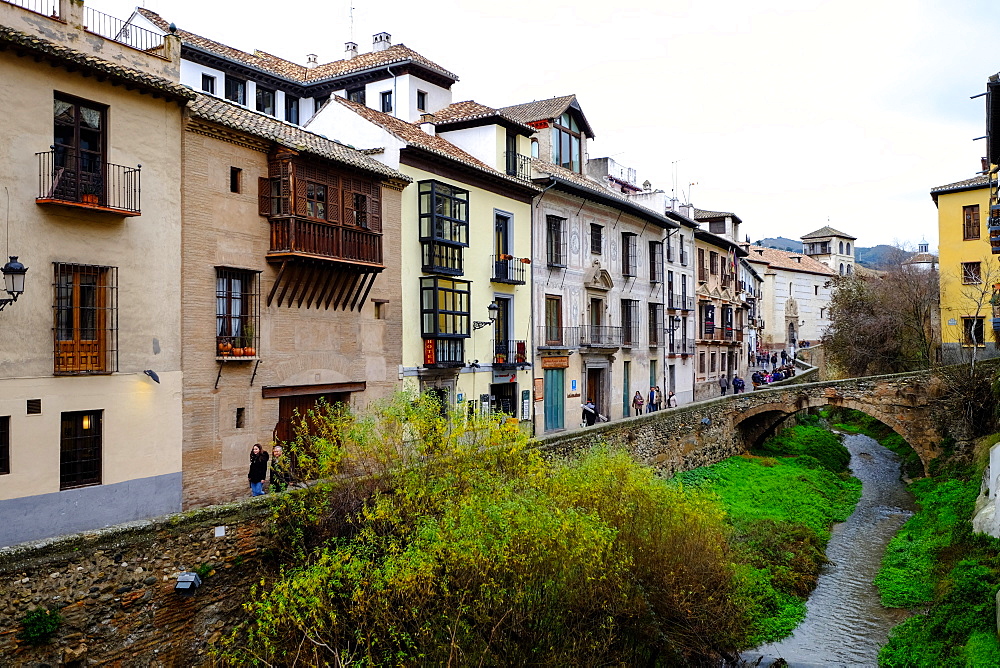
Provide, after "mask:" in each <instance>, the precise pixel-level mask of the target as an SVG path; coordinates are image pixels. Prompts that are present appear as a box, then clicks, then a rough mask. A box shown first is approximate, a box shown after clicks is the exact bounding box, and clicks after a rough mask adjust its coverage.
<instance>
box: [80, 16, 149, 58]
mask: <svg viewBox="0 0 1000 668" xmlns="http://www.w3.org/2000/svg"><path fill="white" fill-rule="evenodd" d="M83 22H84V23H85V24H86V29H87V30H88V31H90V32H92V33H94V34H96V35H100V36H101V37H106V38H107V39H110V40H114V41H115V42H120V43H121V44H124V45H126V46H130V47H132V48H133V49H139V50H140V51H146V52H156V51H163V35H160V34H159V33H155V32H153V31H152V30H146V29H145V28H140V27H139V26H137V25H132V24H131V23H128V22H127V21H122V20H121V19H120V18H117V17H115V16H111V15H109V14H105V13H104V12H99V11H97V10H96V9H91V8H90V7H86V6H85V7H84V8H83Z"/></svg>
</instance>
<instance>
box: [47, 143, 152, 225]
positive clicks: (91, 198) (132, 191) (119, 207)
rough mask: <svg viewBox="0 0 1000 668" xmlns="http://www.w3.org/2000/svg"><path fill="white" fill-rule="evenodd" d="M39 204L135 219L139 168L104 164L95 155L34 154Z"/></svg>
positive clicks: (48, 152)
mask: <svg viewBox="0 0 1000 668" xmlns="http://www.w3.org/2000/svg"><path fill="white" fill-rule="evenodd" d="M35 156H36V157H37V158H38V197H37V199H36V201H37V202H39V203H40V204H63V205H70V206H80V207H91V208H94V209H98V210H104V211H112V212H115V213H118V214H120V215H123V216H138V215H139V214H140V212H141V210H140V208H139V195H140V190H141V189H140V183H139V174H140V170H139V168H138V167H125V166H123V165H113V164H111V163H110V162H104V161H103V160H101V159H100V157H99V156H97V155H90V154H85V155H78V154H76V153H74V152H70V151H66V150H62V149H56V150H52V151H45V152H43V153H36V154H35Z"/></svg>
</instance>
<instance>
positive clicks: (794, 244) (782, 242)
mask: <svg viewBox="0 0 1000 668" xmlns="http://www.w3.org/2000/svg"><path fill="white" fill-rule="evenodd" d="M753 243H754V245H755V246H763V247H764V248H777V249H778V250H786V251H791V252H793V253H801V252H802V242H801V241H798V240H797V239H789V238H787V237H768V238H766V239H761V240H760V241H755V242H753Z"/></svg>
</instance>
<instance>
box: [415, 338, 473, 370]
mask: <svg viewBox="0 0 1000 668" xmlns="http://www.w3.org/2000/svg"><path fill="white" fill-rule="evenodd" d="M424 366H425V367H427V368H429V369H449V368H455V367H461V366H465V339H458V338H456V339H424Z"/></svg>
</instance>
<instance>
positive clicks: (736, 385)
mask: <svg viewBox="0 0 1000 668" xmlns="http://www.w3.org/2000/svg"><path fill="white" fill-rule="evenodd" d="M746 385H747V384H746V383H745V382H744V381H743V379H742V378H740V377H739V376H733V394H743V389H744V388H745V387H746Z"/></svg>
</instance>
